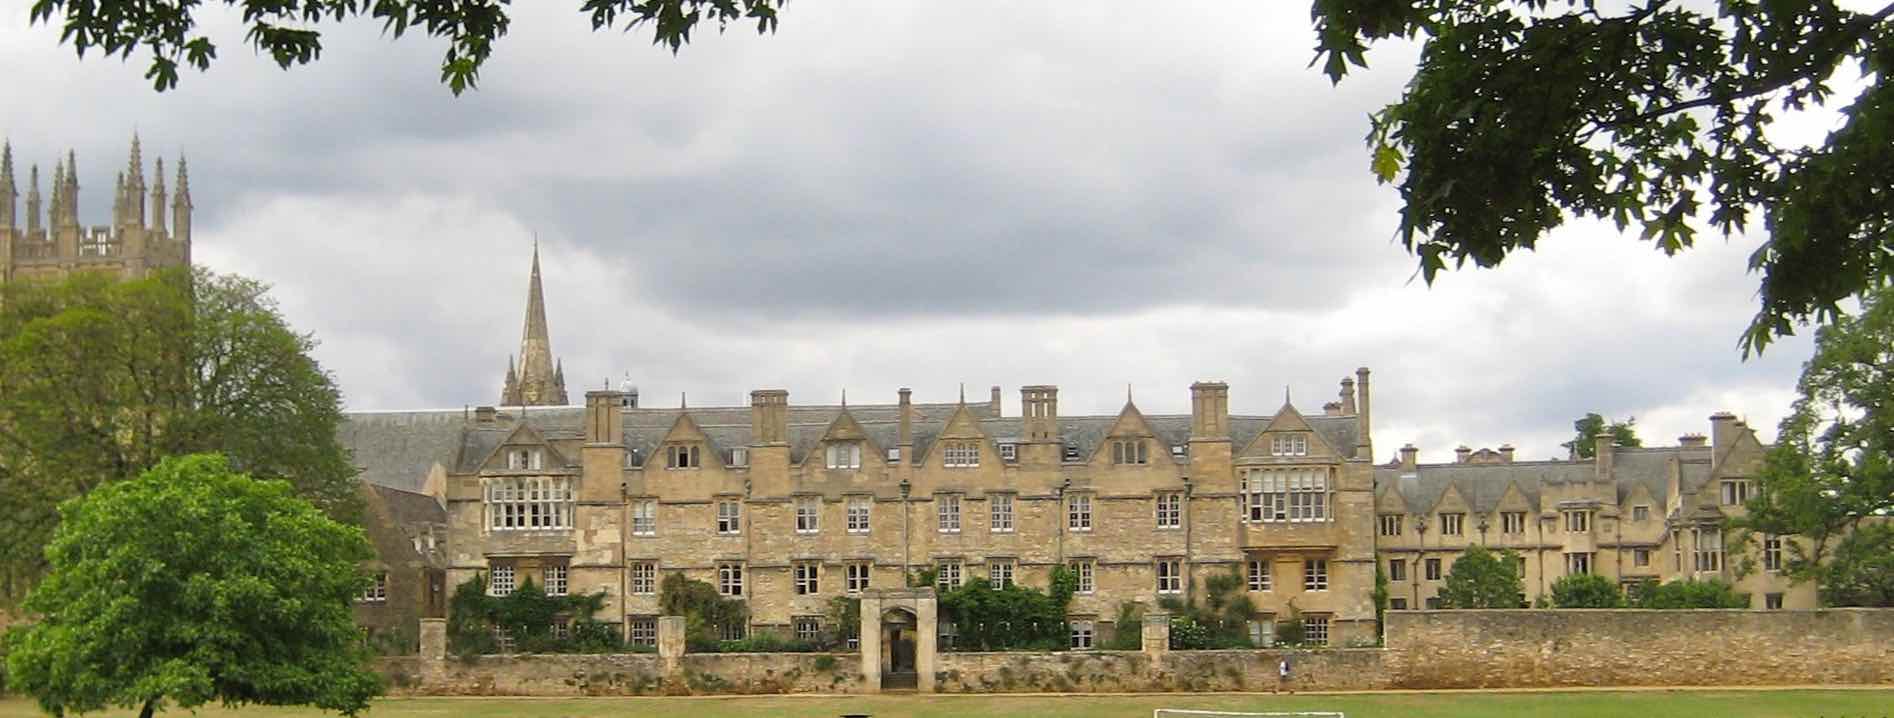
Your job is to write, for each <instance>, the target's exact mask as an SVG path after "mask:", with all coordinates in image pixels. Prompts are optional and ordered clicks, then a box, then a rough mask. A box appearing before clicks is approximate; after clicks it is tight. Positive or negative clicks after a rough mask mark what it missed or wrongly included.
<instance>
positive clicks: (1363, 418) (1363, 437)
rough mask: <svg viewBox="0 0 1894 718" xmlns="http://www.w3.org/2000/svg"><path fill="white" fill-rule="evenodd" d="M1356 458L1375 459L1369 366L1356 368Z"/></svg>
mask: <svg viewBox="0 0 1894 718" xmlns="http://www.w3.org/2000/svg"><path fill="white" fill-rule="evenodd" d="M1355 392H1356V393H1357V394H1358V396H1357V397H1356V399H1355V407H1356V409H1357V412H1356V414H1355V458H1357V459H1364V460H1367V461H1373V460H1374V439H1373V438H1371V436H1372V434H1371V433H1370V432H1369V430H1370V429H1371V428H1372V427H1373V426H1374V424H1373V422H1371V421H1369V418H1370V416H1369V411H1368V367H1365V366H1364V367H1361V368H1360V369H1356V370H1355Z"/></svg>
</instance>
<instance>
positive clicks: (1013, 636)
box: [939, 566, 1078, 651]
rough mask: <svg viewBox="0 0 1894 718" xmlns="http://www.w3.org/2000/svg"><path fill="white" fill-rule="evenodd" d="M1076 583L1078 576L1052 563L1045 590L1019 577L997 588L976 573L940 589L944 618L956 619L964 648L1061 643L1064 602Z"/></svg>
mask: <svg viewBox="0 0 1894 718" xmlns="http://www.w3.org/2000/svg"><path fill="white" fill-rule="evenodd" d="M1077 587H1078V577H1077V576H1075V575H1073V573H1072V570H1071V569H1068V568H1066V567H1064V566H1060V567H1057V568H1054V569H1052V581H1051V584H1050V585H1049V586H1047V587H1046V590H1045V591H1040V590H1039V589H1036V588H1028V587H1025V586H1021V585H1019V584H1016V583H1007V584H1006V585H1005V586H1003V587H1001V588H993V587H992V585H991V584H990V583H989V582H988V581H986V580H985V579H981V578H974V579H973V580H969V581H967V582H966V583H963V584H961V585H959V586H957V587H955V588H954V589H953V590H950V591H947V592H946V593H943V594H941V595H940V599H939V600H940V614H941V615H940V620H942V621H948V622H952V623H953V624H954V629H955V630H956V631H957V632H958V638H956V639H955V640H956V643H955V647H956V648H959V649H962V650H979V651H985V650H1004V649H1009V648H1028V647H1030V648H1039V649H1048V650H1052V649H1063V648H1065V647H1066V645H1067V644H1066V642H1067V640H1068V635H1067V633H1066V624H1065V607H1066V605H1067V604H1070V603H1071V602H1072V592H1073V591H1074V590H1075V589H1076V588H1077Z"/></svg>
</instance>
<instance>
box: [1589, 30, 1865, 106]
mask: <svg viewBox="0 0 1894 718" xmlns="http://www.w3.org/2000/svg"><path fill="white" fill-rule="evenodd" d="M1890 15H1894V3H1889V4H1888V6H1887V7H1884V8H1881V9H1880V10H1879V11H1877V12H1875V13H1874V14H1873V15H1867V16H1863V17H1861V18H1860V19H1859V20H1857V23H1856V26H1855V28H1854V31H1853V32H1849V33H1845V34H1841V35H1838V36H1837V37H1836V38H1835V39H1836V40H1837V42H1836V43H1835V49H1830V50H1828V51H1827V54H1828V55H1830V56H1834V55H1836V54H1838V53H1839V52H1840V49H1839V48H1840V47H1841V46H1843V45H1845V44H1847V43H1846V42H1843V41H1856V40H1860V39H1861V38H1862V37H1863V36H1865V35H1867V33H1868V31H1869V30H1872V29H1874V26H1875V25H1879V24H1880V23H1881V21H1883V20H1886V19H1887V18H1888V16H1890ZM1830 59H1831V60H1833V59H1839V58H1836V57H1831V58H1830ZM1802 79H1806V78H1804V77H1802V76H1800V75H1799V74H1797V73H1794V72H1789V73H1788V74H1787V75H1786V76H1784V77H1779V78H1771V79H1766V80H1764V81H1763V82H1762V84H1759V85H1756V86H1754V87H1751V88H1749V89H1747V90H1743V91H1740V92H1737V93H1734V94H1730V95H1709V96H1705V97H1699V98H1697V99H1694V100H1689V101H1685V102H1679V103H1676V104H1673V105H1666V106H1664V107H1659V108H1657V109H1655V110H1648V111H1645V112H1640V113H1638V114H1635V115H1632V116H1630V117H1623V118H1619V119H1616V120H1612V121H1610V122H1603V123H1599V124H1598V125H1597V126H1595V127H1593V128H1592V129H1591V130H1590V131H1587V132H1585V133H1584V135H1585V136H1586V137H1590V136H1591V135H1594V134H1597V133H1598V131H1600V130H1606V129H1610V128H1613V127H1623V126H1625V125H1633V124H1637V123H1640V122H1644V121H1646V120H1652V119H1656V118H1658V117H1663V116H1664V115H1669V114H1675V113H1678V112H1682V111H1684V110H1692V109H1696V108H1699V107H1709V106H1711V105H1721V104H1724V103H1729V102H1736V101H1739V100H1746V99H1749V98H1751V97H1755V96H1757V95H1765V94H1768V93H1771V92H1775V91H1776V90H1780V89H1782V88H1784V87H1788V86H1789V85H1792V84H1795V82H1796V81H1797V80H1802Z"/></svg>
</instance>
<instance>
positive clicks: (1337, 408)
mask: <svg viewBox="0 0 1894 718" xmlns="http://www.w3.org/2000/svg"><path fill="white" fill-rule="evenodd" d="M1341 415H1342V403H1341V402H1339V401H1331V402H1328V403H1326V404H1323V405H1322V416H1341Z"/></svg>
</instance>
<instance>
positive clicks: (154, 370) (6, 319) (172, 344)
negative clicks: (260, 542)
mask: <svg viewBox="0 0 1894 718" xmlns="http://www.w3.org/2000/svg"><path fill="white" fill-rule="evenodd" d="M313 346H314V342H313V341H312V340H311V339H310V338H309V337H308V336H306V335H302V334H297V333H296V332H295V331H293V330H292V329H290V328H289V326H288V325H287V324H286V323H285V322H284V320H283V317H282V315H281V314H280V313H278V311H277V309H276V306H275V305H274V304H273V303H272V302H271V301H270V300H269V298H268V297H267V296H266V295H265V293H264V288H263V286H262V285H260V284H257V283H256V282H253V281H250V280H246V279H242V278H238V277H233V276H224V275H216V274H211V273H208V272H203V271H197V272H192V271H187V270H182V269H180V270H171V271H168V272H165V273H163V274H160V275H158V276H154V277H150V278H145V279H139V280H134V281H125V282H119V281H114V280H112V279H110V278H106V277H101V276H96V275H91V274H81V275H78V276H76V277H73V278H71V279H68V280H64V281H61V282H57V283H51V284H42V283H34V282H25V281H16V282H11V283H8V284H6V285H4V286H0V579H4V580H0V592H8V593H9V594H10V595H17V593H11V592H17V591H18V590H19V589H21V588H23V587H24V584H26V583H30V580H31V578H32V577H33V576H35V575H37V574H38V573H39V572H40V570H41V569H42V568H43V565H44V556H43V555H42V554H41V550H40V549H41V547H43V546H44V545H45V544H46V541H47V539H48V537H50V536H51V535H52V530H53V527H54V525H55V524H56V523H57V522H58V520H59V515H58V512H57V506H58V504H59V502H60V501H63V500H65V499H67V498H69V497H72V496H77V495H80V494H83V493H85V492H87V491H91V490H94V489H97V488H99V487H101V486H104V485H107V484H110V483H112V482H114V481H120V480H124V479H129V478H133V477H135V476H137V475H138V474H139V473H140V472H143V471H144V470H145V469H147V468H150V467H151V466H153V465H154V464H156V463H157V462H158V460H159V459H161V458H163V457H165V456H173V455H180V454H187V453H195V452H206V451H214V452H219V453H223V454H226V455H228V456H229V458H230V462H231V464H232V465H234V466H236V467H237V468H238V470H240V471H243V472H245V473H249V474H251V475H254V476H258V477H261V478H270V479H284V480H287V481H289V482H290V483H291V484H292V485H294V486H295V487H296V490H297V492H298V493H300V494H302V495H303V496H304V497H305V498H308V499H310V500H312V501H314V502H315V503H316V505H317V506H319V507H321V508H323V509H324V510H326V511H328V512H330V514H331V516H333V517H336V518H341V519H350V518H351V517H352V512H353V510H354V504H355V502H356V501H357V498H356V493H355V482H354V479H353V476H354V473H355V472H354V469H353V467H352V466H351V465H350V462H349V460H348V456H347V453H346V452H345V451H344V450H343V449H342V447H341V445H340V444H339V443H338V442H337V440H336V433H335V431H336V424H337V422H338V421H340V419H341V406H340V398H339V397H340V395H339V394H338V392H337V390H336V388H335V384H334V382H333V381H331V379H330V377H329V375H328V374H327V373H325V372H324V371H323V370H322V368H321V367H320V366H318V365H317V364H316V362H315V360H314V359H312V358H311V357H310V355H309V352H310V350H311V349H312V348H313ZM5 598H7V596H4V595H0V599H5Z"/></svg>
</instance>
